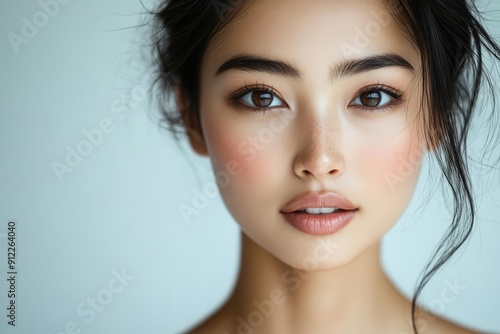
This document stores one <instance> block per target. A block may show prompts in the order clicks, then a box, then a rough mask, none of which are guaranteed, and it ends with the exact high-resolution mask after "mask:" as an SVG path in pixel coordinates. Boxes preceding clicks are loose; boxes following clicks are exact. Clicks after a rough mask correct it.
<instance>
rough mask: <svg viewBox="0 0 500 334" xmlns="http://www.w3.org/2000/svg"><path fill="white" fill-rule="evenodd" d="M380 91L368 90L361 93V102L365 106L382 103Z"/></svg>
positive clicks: (374, 105)
mask: <svg viewBox="0 0 500 334" xmlns="http://www.w3.org/2000/svg"><path fill="white" fill-rule="evenodd" d="M380 99H381V96H380V92H366V93H363V94H361V103H363V105H364V106H365V107H376V106H378V105H379V103H380Z"/></svg>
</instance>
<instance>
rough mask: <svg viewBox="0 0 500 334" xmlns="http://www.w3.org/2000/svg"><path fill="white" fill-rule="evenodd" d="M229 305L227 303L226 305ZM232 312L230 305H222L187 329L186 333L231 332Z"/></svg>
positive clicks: (215, 333)
mask: <svg viewBox="0 0 500 334" xmlns="http://www.w3.org/2000/svg"><path fill="white" fill-rule="evenodd" d="M226 306H227V305H226ZM231 325H232V323H231V314H230V310H229V308H228V307H224V306H223V307H221V308H219V309H217V310H216V311H215V312H213V313H212V314H211V315H209V316H208V317H206V318H205V319H203V320H202V321H200V322H199V323H197V324H196V325H194V326H193V327H191V328H190V329H189V330H187V331H186V332H184V333H186V334H212V333H214V334H226V333H229V332H231V329H232V328H231Z"/></svg>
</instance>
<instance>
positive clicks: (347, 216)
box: [283, 209, 358, 235]
mask: <svg viewBox="0 0 500 334" xmlns="http://www.w3.org/2000/svg"><path fill="white" fill-rule="evenodd" d="M357 212H358V210H357V209H356V210H346V211H340V212H332V213H326V214H319V215H313V214H309V213H305V212H304V213H298V212H283V215H284V216H285V218H286V220H287V221H288V223H290V224H291V225H292V226H293V227H295V228H297V229H299V230H301V231H302V232H305V233H307V234H314V235H323V234H331V233H335V232H337V231H338V230H340V229H342V228H343V227H344V226H346V225H347V224H349V222H350V221H351V219H352V218H353V217H354V216H355V215H356V213H357Z"/></svg>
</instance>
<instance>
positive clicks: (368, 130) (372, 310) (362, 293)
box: [177, 0, 471, 334]
mask: <svg viewBox="0 0 500 334" xmlns="http://www.w3.org/2000/svg"><path fill="white" fill-rule="evenodd" d="M245 5H246V6H247V7H246V8H245V10H243V11H241V12H240V13H238V15H237V16H236V17H235V19H233V20H232V21H231V23H230V24H229V25H228V26H226V27H225V28H224V29H223V30H222V31H221V32H219V34H218V35H217V36H216V38H215V40H213V42H212V43H211V45H210V46H209V48H208V50H207V52H206V53H205V55H204V57H203V60H202V66H201V92H200V94H201V95H200V98H201V99H200V101H201V102H200V106H201V107H200V121H201V124H200V125H201V129H202V132H200V131H198V127H197V123H196V122H197V121H196V118H195V117H190V116H185V117H184V124H185V127H186V130H187V134H188V137H189V140H190V143H191V145H192V147H193V149H194V150H195V151H196V152H197V153H199V154H201V155H207V156H209V158H210V159H211V162H212V166H213V170H214V173H215V174H216V175H222V174H221V173H225V175H226V176H227V175H229V177H226V178H225V179H224V182H222V181H221V182H220V183H219V190H220V193H221V196H222V198H223V200H224V202H225V204H226V206H227V208H228V210H229V212H230V213H231V215H232V216H233V217H234V219H235V220H236V222H237V223H238V224H239V225H240V227H241V230H242V255H241V268H240V275H239V278H238V281H237V283H236V285H235V288H234V290H233V292H232V294H231V296H230V297H229V298H228V300H227V301H226V303H225V304H224V305H222V306H221V307H220V308H219V309H218V310H217V311H216V312H214V313H213V314H212V315H211V316H210V317H209V318H208V319H207V320H205V321H203V322H202V323H200V324H199V325H198V326H196V328H193V329H192V330H191V331H190V333H221V334H222V333H226V332H227V333H246V332H245V331H242V329H241V326H242V325H241V319H243V320H245V321H247V322H249V316H251V314H252V312H254V314H255V311H256V310H259V309H258V308H257V306H256V305H255V302H257V303H264V304H265V305H267V310H268V313H269V315H266V316H264V317H263V321H260V322H259V321H257V320H258V319H257V318H255V319H257V320H256V321H257V322H255V321H254V323H258V325H256V326H253V327H252V328H251V329H252V330H253V331H252V333H291V334H294V333H297V334H299V333H308V334H315V333H318V334H319V333H400V334H403V333H412V332H413V331H412V329H411V323H410V303H409V302H408V301H407V300H406V299H405V298H404V297H403V296H402V295H401V294H400V292H399V291H398V290H397V289H396V288H395V287H394V286H393V284H392V283H391V281H390V280H389V279H388V278H387V276H386V275H385V273H384V271H383V270H382V268H381V264H380V239H381V237H382V236H383V235H384V233H386V232H387V231H388V230H389V229H390V228H391V227H392V226H393V225H394V224H395V223H396V222H397V220H398V219H399V218H400V217H401V215H402V214H403V212H404V211H405V209H406V208H407V206H408V204H409V201H410V199H411V197H412V195H413V193H414V190H415V187H416V183H417V181H418V176H419V172H420V163H421V160H422V159H423V156H424V153H425V152H426V151H427V150H428V149H427V146H426V141H425V139H424V138H425V136H424V130H423V125H422V124H423V121H422V117H421V115H422V112H426V111H425V110H424V109H421V108H420V98H421V96H422V92H421V89H420V77H419V75H418V73H419V69H420V66H421V65H420V60H419V53H418V50H417V49H416V48H415V47H414V46H413V45H412V44H411V42H410V41H409V39H408V38H406V36H404V35H403V34H402V33H401V31H402V30H401V29H400V27H399V26H398V24H397V23H396V22H395V21H394V20H392V19H390V16H389V15H388V12H387V9H386V5H385V4H384V3H383V2H382V1H319V0H314V1H312V0H308V1H299V0H288V1H280V0H266V1H251V2H247V3H246V4H245ZM374 13H379V14H380V15H382V16H381V17H383V19H380V16H379V17H378V18H377V17H376V16H374ZM384 13H385V15H383V14H384ZM370 24H372V26H371V27H373V26H374V25H376V24H378V27H379V28H380V29H379V30H378V32H377V31H376V30H374V31H376V33H373V32H372V33H371V35H370V36H369V38H368V42H366V41H365V43H364V44H363V43H361V44H360V43H357V42H356V41H359V36H358V37H357V35H359V31H360V30H358V29H361V31H366V29H369V28H370ZM367 27H368V28H367ZM346 45H350V46H352V47H351V48H346V47H345V46H346ZM341 46H344V47H341ZM242 53H246V54H252V55H258V56H261V57H265V58H272V59H280V60H283V61H286V62H287V63H288V64H291V65H293V66H294V67H295V68H296V69H297V70H298V71H299V72H300V74H301V78H291V77H287V76H283V75H279V74H276V73H265V72H262V71H244V70H234V69H233V70H228V71H226V72H223V73H221V74H219V75H216V74H215V73H216V71H217V69H218V68H219V66H220V65H221V64H222V63H223V62H225V61H226V60H228V59H229V58H231V57H232V56H235V55H237V54H242ZM388 53H391V54H397V55H399V56H401V57H403V58H404V59H405V60H407V61H408V63H410V64H411V65H412V67H413V68H414V71H410V70H408V69H405V68H402V67H398V66H391V67H386V68H380V69H376V70H371V71H367V72H362V73H358V74H355V75H349V76H345V77H341V78H339V77H337V78H335V79H334V80H332V81H330V80H329V77H328V69H329V67H330V66H335V65H336V64H339V63H340V62H342V61H345V60H350V59H359V58H365V57H369V56H373V55H380V54H388ZM257 83H258V84H260V85H261V86H265V87H269V88H271V87H272V88H273V91H274V92H275V96H274V97H273V100H272V105H273V106H276V107H273V108H272V109H269V110H267V111H265V112H264V113H263V112H258V111H256V110H253V111H252V110H249V109H245V108H243V107H237V106H235V105H233V104H231V103H229V100H228V94H229V93H230V92H233V91H236V90H238V89H239V88H241V87H243V86H244V85H245V84H247V85H253V84H257ZM377 84H381V85H384V86H388V87H391V88H392V89H396V90H399V91H401V92H403V97H402V99H401V102H400V103H396V104H394V105H391V106H389V107H387V108H382V109H373V108H372V109H371V110H368V109H366V108H365V109H363V108H362V107H360V106H359V105H356V103H357V102H359V100H356V98H357V97H358V96H359V91H360V90H361V89H363V88H366V87H371V86H375V85H377ZM256 90H258V89H256ZM248 96H251V94H249V95H247V97H248ZM384 98H389V99H390V96H389V95H384ZM245 101H247V102H248V101H251V99H246V100H245ZM177 103H178V105H179V106H180V107H185V106H187V105H188V104H189V101H188V100H187V99H186V98H185V97H184V95H183V94H182V91H181V90H180V89H179V91H178V100H177ZM241 103H242V104H244V103H245V102H241ZM264 104H265V103H264ZM250 107H254V108H257V106H256V105H250ZM263 129H265V130H263ZM259 136H260V137H259ZM217 173H219V174H217ZM306 191H332V192H335V193H337V194H340V195H342V196H343V197H345V198H347V199H349V200H350V201H351V202H352V203H353V204H354V205H355V206H356V207H358V208H359V209H358V210H359V211H358V213H357V214H356V216H355V217H354V218H353V219H352V220H351V222H350V223H349V224H348V225H347V226H346V227H344V228H343V229H341V230H339V231H337V232H336V233H333V234H329V235H309V234H306V233H304V232H302V231H300V230H298V229H296V228H294V227H293V226H291V225H290V224H288V223H287V221H286V220H285V218H284V217H283V215H282V214H281V213H280V209H281V208H282V207H283V206H284V205H285V204H286V203H287V202H289V201H290V200H291V199H292V198H294V197H295V196H297V195H299V194H301V193H303V192H306ZM266 301H267V303H266ZM270 305H272V306H270ZM261 313H262V312H261ZM418 325H419V330H420V332H421V333H471V332H470V331H467V330H465V329H463V328H460V327H457V326H456V325H454V324H452V323H450V322H448V321H446V320H444V319H441V318H438V317H435V316H433V315H431V314H429V313H426V312H424V311H421V312H420V313H419V322H418ZM239 326H240V328H239V330H240V331H238V327H239Z"/></svg>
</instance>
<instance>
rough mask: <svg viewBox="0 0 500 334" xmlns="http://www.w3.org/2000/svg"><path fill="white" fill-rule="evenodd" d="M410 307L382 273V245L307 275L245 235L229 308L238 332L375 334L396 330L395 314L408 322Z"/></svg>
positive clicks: (374, 246) (376, 245)
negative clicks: (375, 331)
mask: <svg viewBox="0 0 500 334" xmlns="http://www.w3.org/2000/svg"><path fill="white" fill-rule="evenodd" d="M407 304H408V303H407V302H406V300H404V298H403V297H402V296H401V295H400V294H399V292H397V290H396V289H395V288H394V286H393V285H392V284H391V282H390V281H389V279H388V278H387V276H386V275H385V273H384V272H383V270H382V268H381V264H380V245H379V244H375V245H373V246H372V247H370V248H369V249H367V250H366V251H365V252H364V253H363V254H361V255H360V256H359V257H358V258H356V259H355V260H353V261H352V262H351V263H349V264H346V265H344V266H342V267H340V268H336V269H333V270H323V271H314V272H306V271H302V270H297V269H295V268H292V267H290V266H288V265H286V264H284V263H283V262H281V261H280V260H278V259H276V258H275V257H274V256H272V255H271V254H269V253H268V252H267V251H265V250H264V249H262V248H261V247H260V246H259V245H257V244H256V243H254V242H253V241H252V240H251V239H249V238H248V237H246V236H245V234H242V258H241V268H240V274H239V277H238V281H237V284H236V287H235V289H234V292H233V294H232V297H231V298H230V301H229V303H228V304H227V306H228V307H229V308H230V310H231V311H230V313H231V315H232V317H233V319H234V327H235V329H238V328H239V330H235V331H234V332H235V333H254V334H255V333H261V332H262V333H316V332H317V333H320V332H321V333H322V332H358V331H360V332H362V331H363V330H365V329H367V330H368V332H370V329H372V330H373V328H384V327H385V328H389V327H391V326H390V323H391V319H389V318H388V317H390V316H391V317H393V318H394V310H398V309H401V314H400V315H401V318H404V316H405V315H406V314H404V312H407V311H408V310H407ZM388 310H390V311H391V312H388ZM396 313H398V314H399V312H396ZM392 323H394V321H392ZM250 329H251V330H252V331H250Z"/></svg>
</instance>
